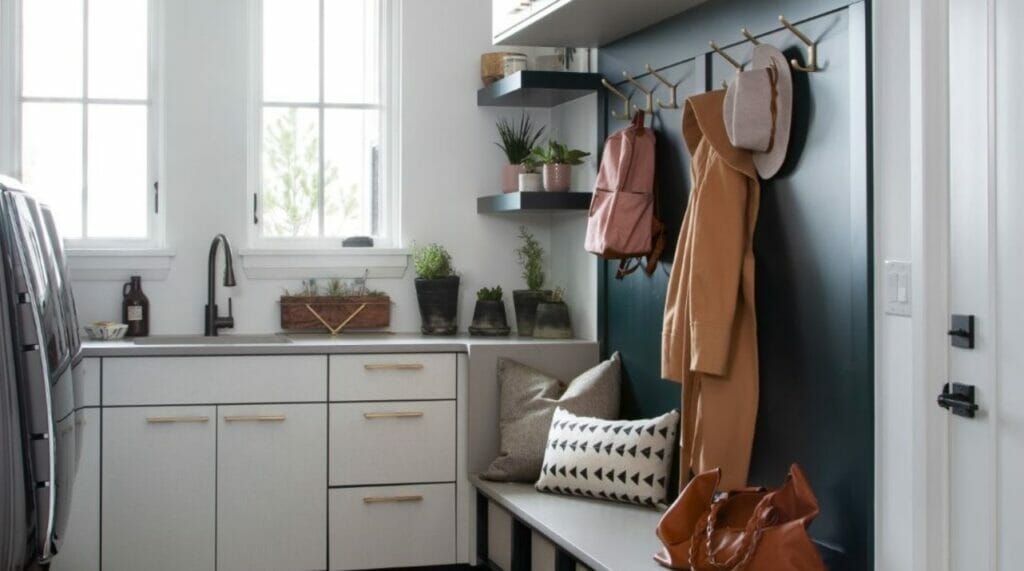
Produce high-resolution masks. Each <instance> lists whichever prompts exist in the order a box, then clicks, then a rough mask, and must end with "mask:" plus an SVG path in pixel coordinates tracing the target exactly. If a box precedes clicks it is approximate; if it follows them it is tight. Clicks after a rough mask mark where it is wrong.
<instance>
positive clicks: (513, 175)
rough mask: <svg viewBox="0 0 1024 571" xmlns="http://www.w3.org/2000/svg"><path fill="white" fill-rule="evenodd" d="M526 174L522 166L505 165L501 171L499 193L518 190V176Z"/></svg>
mask: <svg viewBox="0 0 1024 571" xmlns="http://www.w3.org/2000/svg"><path fill="white" fill-rule="evenodd" d="M524 172H526V167H524V166H523V165H505V168H504V169H502V171H501V191H502V192H505V193H509V192H517V191H518V190H519V175H520V174H522V173H524Z"/></svg>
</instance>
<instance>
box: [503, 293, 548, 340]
mask: <svg viewBox="0 0 1024 571" xmlns="http://www.w3.org/2000/svg"><path fill="white" fill-rule="evenodd" d="M550 297H551V290H547V289H517V290H515V291H514V292H512V301H513V303H514V304H515V306H516V329H518V330H519V335H520V336H522V337H533V324H534V321H535V320H536V319H537V304H538V303H540V302H542V301H546V300H547V299H549V298H550Z"/></svg>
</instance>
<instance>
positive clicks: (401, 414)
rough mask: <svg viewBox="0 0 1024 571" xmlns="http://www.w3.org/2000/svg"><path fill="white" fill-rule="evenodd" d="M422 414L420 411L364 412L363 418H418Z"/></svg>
mask: <svg viewBox="0 0 1024 571" xmlns="http://www.w3.org/2000/svg"><path fill="white" fill-rule="evenodd" d="M421 416H423V413H422V412H412V411H410V412H364V413H363V418H365V419H366V420H378V419H381V418H420V417H421Z"/></svg>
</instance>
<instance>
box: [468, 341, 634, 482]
mask: <svg viewBox="0 0 1024 571" xmlns="http://www.w3.org/2000/svg"><path fill="white" fill-rule="evenodd" d="M621 369H622V364H621V358H620V357H619V354H618V353H615V354H614V355H612V357H611V359H608V360H607V361H604V362H602V363H599V364H597V365H596V366H594V367H593V368H591V369H589V370H588V371H586V372H584V373H583V374H581V375H580V376H578V377H576V378H575V379H573V380H572V381H571V382H570V383H569V385H568V387H567V386H566V385H565V383H563V382H562V381H560V380H558V379H556V378H554V377H552V376H550V375H546V374H544V373H542V372H540V371H538V370H536V369H534V368H532V367H528V366H526V365H524V364H522V363H518V362H516V361H513V360H511V359H504V358H501V359H498V384H499V389H500V398H501V404H500V407H499V408H500V415H501V418H500V421H499V425H498V428H499V431H500V433H501V444H500V446H499V450H498V457H497V458H495V459H494V462H491V465H490V467H488V468H487V470H486V471H485V472H484V473H483V474H481V477H482V478H485V479H487V480H496V481H501V482H531V483H532V482H536V481H537V478H538V477H540V468H541V466H542V465H543V464H544V448H545V446H546V445H547V439H548V430H549V429H550V428H551V417H552V416H554V414H555V409H556V408H558V407H562V408H564V409H565V410H567V411H569V412H571V413H573V414H576V415H579V416H590V417H594V418H603V419H616V418H618V416H619V393H620V390H621Z"/></svg>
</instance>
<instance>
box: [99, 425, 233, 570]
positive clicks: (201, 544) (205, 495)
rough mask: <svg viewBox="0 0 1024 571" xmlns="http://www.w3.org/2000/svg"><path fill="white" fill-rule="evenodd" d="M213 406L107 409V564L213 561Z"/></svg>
mask: <svg viewBox="0 0 1024 571" xmlns="http://www.w3.org/2000/svg"><path fill="white" fill-rule="evenodd" d="M215 415H216V409H215V408H214V407H209V406H207V407H125V408H106V409H104V410H103V438H102V440H103V453H102V456H103V465H102V466H103V467H102V470H103V474H102V482H103V499H102V530H103V533H102V558H103V569H104V571H136V570H138V569H146V570H147V571H164V570H166V571H180V570H182V569H188V570H190V571H202V570H206V569H209V570H212V569H214V563H215V561H214V558H215V554H214V545H215V541H216V538H215V535H214V532H215V529H214V526H215V523H214V522H215V517H216V515H215V511H214V509H215V505H216V497H215V494H216V477H217V476H216V465H215V458H216V449H215V447H216V434H215V425H214V420H215Z"/></svg>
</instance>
